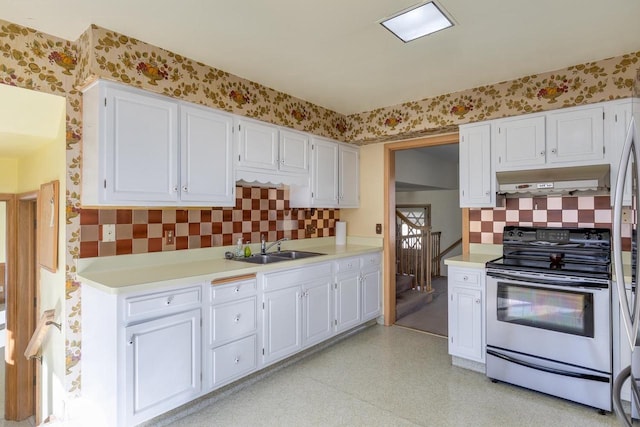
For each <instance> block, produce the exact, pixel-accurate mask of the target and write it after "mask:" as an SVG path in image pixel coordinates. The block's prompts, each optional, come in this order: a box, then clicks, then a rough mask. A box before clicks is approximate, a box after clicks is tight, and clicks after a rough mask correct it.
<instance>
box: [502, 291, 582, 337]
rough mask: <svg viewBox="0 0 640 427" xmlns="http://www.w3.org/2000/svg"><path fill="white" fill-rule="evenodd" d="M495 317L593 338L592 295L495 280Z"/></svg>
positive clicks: (504, 320) (505, 320)
mask: <svg viewBox="0 0 640 427" xmlns="http://www.w3.org/2000/svg"><path fill="white" fill-rule="evenodd" d="M497 307H498V312H497V315H498V320H500V321H503V322H510V323H516V324H519V325H525V326H531V327H534V328H540V329H548V330H551V331H558V332H564V333H568V334H574V335H581V336H585V337H591V338H593V294H591V293H585V292H574V291H566V290H555V289H548V288H538V287H535V286H521V285H514V284H509V283H504V282H498V301H497Z"/></svg>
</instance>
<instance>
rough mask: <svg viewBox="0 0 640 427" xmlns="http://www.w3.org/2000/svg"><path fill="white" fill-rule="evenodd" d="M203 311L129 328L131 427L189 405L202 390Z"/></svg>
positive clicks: (129, 419) (192, 311) (128, 411)
mask: <svg viewBox="0 0 640 427" xmlns="http://www.w3.org/2000/svg"><path fill="white" fill-rule="evenodd" d="M200 317H201V314H200V310H199V309H197V310H191V311H187V312H184V313H180V314H174V315H171V316H167V317H163V318H159V319H156V320H152V321H149V322H144V323H139V324H137V325H134V326H129V327H127V328H126V332H125V337H126V340H127V345H126V366H125V371H126V373H125V375H126V393H127V397H126V414H127V419H128V423H127V425H134V424H138V423H140V422H142V421H144V420H146V419H149V418H151V417H153V416H155V415H158V414H161V413H163V412H166V411H168V410H170V409H173V408H175V407H176V406H178V405H180V404H182V403H185V402H188V401H189V400H191V399H193V398H194V397H195V396H197V395H198V393H199V392H200V389H201V378H200V372H201V350H200V348H201V347H200V346H201V334H200Z"/></svg>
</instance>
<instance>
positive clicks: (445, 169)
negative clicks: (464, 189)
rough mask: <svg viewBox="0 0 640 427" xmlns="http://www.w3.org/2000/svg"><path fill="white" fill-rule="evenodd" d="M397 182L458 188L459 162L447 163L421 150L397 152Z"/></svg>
mask: <svg viewBox="0 0 640 427" xmlns="http://www.w3.org/2000/svg"><path fill="white" fill-rule="evenodd" d="M395 154H396V182H399V183H408V184H416V185H428V186H430V187H436V188H447V189H451V190H453V189H457V188H458V162H447V161H444V160H443V159H441V158H439V157H436V156H430V155H429V154H428V153H426V152H424V151H419V150H400V151H396V153H395Z"/></svg>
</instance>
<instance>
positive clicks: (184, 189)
mask: <svg viewBox="0 0 640 427" xmlns="http://www.w3.org/2000/svg"><path fill="white" fill-rule="evenodd" d="M182 191H184V192H185V193H186V192H187V191H188V189H187V186H186V185H185V186H184V187H182Z"/></svg>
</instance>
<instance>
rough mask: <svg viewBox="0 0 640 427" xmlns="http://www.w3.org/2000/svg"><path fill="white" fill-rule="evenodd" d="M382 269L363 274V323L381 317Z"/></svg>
mask: <svg viewBox="0 0 640 427" xmlns="http://www.w3.org/2000/svg"><path fill="white" fill-rule="evenodd" d="M381 284H382V283H381V280H380V269H377V270H369V271H364V272H362V321H367V320H369V319H373V318H376V317H378V316H379V315H380V302H381V295H380V293H381Z"/></svg>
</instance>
